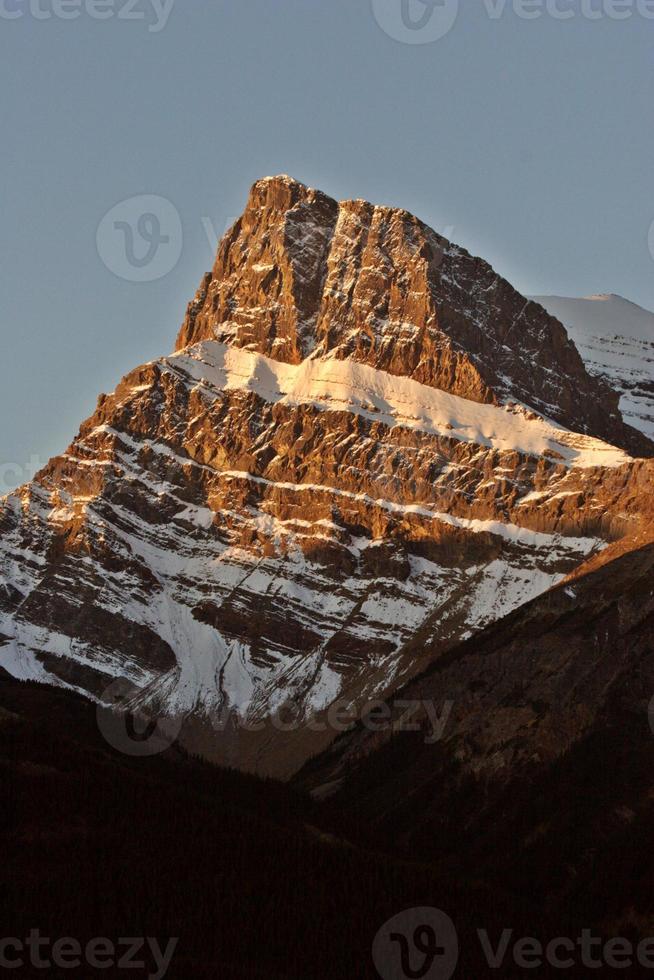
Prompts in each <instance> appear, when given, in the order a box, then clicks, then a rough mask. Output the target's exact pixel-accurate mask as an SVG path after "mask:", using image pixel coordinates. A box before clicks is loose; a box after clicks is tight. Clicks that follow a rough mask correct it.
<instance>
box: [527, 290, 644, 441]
mask: <svg viewBox="0 0 654 980" xmlns="http://www.w3.org/2000/svg"><path fill="white" fill-rule="evenodd" d="M531 298H532V299H533V300H534V301H535V302H536V303H540V304H541V306H543V307H545V309H546V310H547V312H548V313H551V314H552V316H555V317H556V318H557V319H558V320H560V321H561V323H563V324H564V326H565V327H566V328H567V330H568V333H569V334H570V336H571V338H572V340H573V341H574V342H575V344H576V346H577V348H578V350H579V353H580V354H581V356H582V357H583V359H584V361H585V362H586V367H587V368H588V370H589V371H590V372H591V374H594V375H596V376H599V377H602V378H604V379H605V380H606V381H607V382H608V383H609V384H610V385H611V387H612V388H614V389H615V390H617V391H619V392H620V394H621V399H620V410H621V412H622V415H623V418H624V420H625V422H627V423H628V424H629V425H632V426H634V428H636V429H639V430H640V431H641V432H644V433H645V435H647V436H649V437H650V439H651V438H654V313H650V311H649V310H645V309H643V307H642V306H638V305H637V304H636V303H632V302H631V301H630V300H628V299H625V298H624V297H623V296H616V295H615V294H614V293H600V294H597V295H594V296H584V297H579V298H574V297H567V296H532V297H531Z"/></svg>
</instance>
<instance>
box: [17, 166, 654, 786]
mask: <svg viewBox="0 0 654 980" xmlns="http://www.w3.org/2000/svg"><path fill="white" fill-rule="evenodd" d="M607 438H610V439H611V440H612V441H613V443H614V444H613V445H612V444H610V443H608V442H606V441H603V440H604V439H607ZM647 445H649V444H648V443H647V440H645V439H644V437H641V436H640V435H639V434H635V433H634V432H633V431H632V430H630V429H629V428H628V427H627V426H625V425H624V423H623V422H622V420H621V419H620V417H619V413H618V412H617V396H615V395H612V394H611V393H610V392H609V391H608V389H607V388H605V386H604V385H603V384H602V383H601V382H600V381H598V380H596V379H593V378H592V377H590V375H588V374H587V373H586V371H585V369H584V367H583V363H582V361H581V359H580V358H579V355H578V354H577V352H576V349H575V348H574V346H573V345H572V344H571V343H570V341H569V340H568V338H567V335H566V333H565V330H564V329H563V327H562V326H561V325H560V323H558V321H556V320H554V319H552V318H551V317H549V316H548V315H547V314H546V313H545V311H544V310H543V309H542V308H541V307H539V306H538V305H537V304H534V303H529V302H528V301H527V300H525V299H524V298H522V297H520V296H519V295H518V294H517V293H516V292H515V291H514V290H513V289H512V288H511V287H510V286H509V285H508V283H505V282H503V281H502V280H501V279H499V278H498V277H497V276H496V275H495V274H494V273H493V272H492V270H491V269H490V268H489V267H488V266H487V265H486V264H485V263H483V262H481V261H480V260H477V259H473V258H471V257H470V256H468V255H467V254H466V253H465V252H463V251H462V250H461V249H458V248H456V247H455V246H452V245H450V244H449V243H447V242H445V241H444V240H443V239H440V238H439V237H438V236H437V235H436V234H435V233H434V232H432V231H430V230H429V229H428V228H426V227H425V226H424V225H422V224H421V223H420V222H419V221H418V220H417V219H415V218H413V217H412V216H411V215H409V214H407V213H406V212H403V211H395V210H391V209H387V208H375V207H373V206H372V205H370V204H367V203H365V202H345V203H342V204H337V203H336V202H334V201H331V200H330V199H329V198H327V197H325V196H324V195H322V194H320V193H319V192H317V191H313V190H310V189H308V188H306V187H304V186H303V185H301V184H297V183H296V182H294V181H291V180H290V179H289V178H274V179H268V180H264V181H261V182H259V183H257V184H256V185H255V186H254V188H253V190H252V193H251V196H250V200H249V202H248V206H247V208H246V211H245V213H244V215H243V217H242V218H241V219H240V220H239V221H238V222H237V223H236V225H235V226H234V227H233V228H232V229H231V230H230V231H229V232H228V234H227V236H226V238H225V240H224V241H223V242H222V244H221V246H220V249H219V253H218V258H217V261H216V266H215V268H214V271H213V273H212V274H211V275H209V276H207V277H205V280H204V282H203V285H202V287H201V289H200V292H199V293H198V296H197V297H196V300H195V301H194V303H192V304H191V306H190V307H189V312H188V315H187V317H186V320H185V323H184V325H183V327H182V330H181V333H180V337H179V340H178V344H177V350H176V351H175V353H174V354H173V355H171V356H170V357H164V358H161V359H159V360H157V361H154V362H151V363H149V364H146V365H143V366H142V367H140V368H137V369H136V370H135V371H134V372H132V373H131V374H130V375H128V376H127V377H126V378H125V379H124V380H123V381H122V382H121V383H120V385H119V386H118V387H117V389H116V390H115V392H113V393H112V394H110V395H108V396H101V398H100V400H99V402H98V407H97V410H96V412H95V414H94V415H93V417H92V418H91V419H89V420H88V421H87V422H85V423H84V424H83V426H82V427H81V429H80V432H79V434H78V436H77V437H76V439H75V440H74V441H73V443H72V444H71V446H70V447H69V448H68V450H67V451H66V452H65V453H64V454H63V455H61V456H59V457H57V458H55V459H53V460H52V461H51V462H50V463H49V464H48V466H47V467H46V468H45V469H44V470H43V471H42V472H41V473H39V474H38V475H37V477H36V478H35V480H34V481H33V483H31V484H30V485H28V486H25V487H23V488H22V489H21V490H20V491H17V492H16V493H15V494H12V495H10V496H9V497H8V498H6V499H5V500H4V501H3V502H2V504H1V505H0V641H2V642H3V643H4V645H3V646H2V647H0V663H1V664H2V666H4V667H5V669H7V670H8V671H9V672H10V673H12V674H14V675H15V676H18V677H31V678H36V679H39V680H42V681H44V682H46V683H52V684H60V685H68V686H71V687H74V688H76V689H78V690H81V691H84V692H85V693H87V694H88V695H90V696H91V697H93V698H96V699H98V700H100V701H105V702H111V701H112V700H113V699H114V698H115V696H116V694H115V692H116V687H115V683H116V681H120V682H121V684H122V687H121V688H120V690H121V696H125V691H126V690H127V691H128V692H129V697H130V699H131V700H130V703H131V704H132V705H138V706H141V707H143V706H146V707H148V708H150V709H153V708H154V709H156V710H157V711H158V712H161V713H164V714H166V715H170V716H173V717H175V718H176V719H179V720H180V722H181V721H182V720H183V721H184V726H185V727H184V729H183V737H184V738H185V739H186V741H187V744H189V745H191V746H192V747H193V748H195V749H198V750H200V751H202V752H204V753H206V754H207V755H209V756H211V757H213V758H216V759H220V760H223V761H229V762H231V763H232V764H235V765H239V766H242V767H244V768H252V769H258V770H259V771H264V772H272V773H275V774H279V775H289V774H291V773H292V772H293V771H295V770H296V769H297V768H298V767H299V766H300V765H301V764H302V762H303V761H304V760H305V759H306V758H307V756H308V755H309V754H311V753H313V752H315V751H317V750H319V749H320V748H322V747H323V746H324V745H325V744H327V743H328V742H329V741H330V740H331V738H332V737H333V732H332V731H331V730H330V729H329V727H328V726H327V727H325V726H323V725H320V724H315V725H312V726H311V728H310V729H309V730H308V731H307V728H306V724H307V722H308V721H312V720H314V719H316V718H318V719H320V718H323V717H324V714H325V712H326V711H327V710H328V709H329V707H330V706H331V705H333V704H334V703H335V702H336V701H339V702H342V703H343V705H344V706H345V707H347V708H349V709H352V710H353V711H358V710H360V709H361V707H362V706H363V705H364V704H365V703H366V702H367V701H368V700H369V699H371V698H376V697H379V696H382V695H384V696H385V695H386V694H388V693H389V691H391V690H392V689H393V688H395V687H397V686H398V685H399V684H401V683H403V682H406V681H407V680H408V679H409V678H410V677H412V676H414V675H415V674H416V673H418V672H419V671H420V670H422V669H423V668H424V667H425V666H426V664H427V663H429V662H430V661H431V660H433V659H434V658H435V657H438V656H440V655H441V654H442V653H443V652H444V651H446V650H448V649H450V648H451V647H452V646H453V645H455V644H457V643H458V642H460V641H461V640H462V639H465V638H466V637H469V636H470V635H472V634H473V633H476V632H478V631H480V630H482V629H483V628H484V627H485V626H487V625H488V624H490V623H492V622H494V621H495V620H497V619H498V618H499V617H501V616H503V615H505V614H507V613H508V612H510V611H511V610H512V609H515V608H516V607H517V606H520V605H522V604H523V603H524V602H526V601H527V600H529V599H531V598H532V597H534V596H535V595H538V594H539V593H541V592H543V591H545V590H547V589H548V588H549V587H550V586H552V585H553V584H555V583H557V582H558V581H560V580H561V579H562V578H563V577H564V576H565V575H566V574H568V573H570V572H572V571H573V570H574V569H575V568H578V567H579V565H580V564H581V563H582V562H584V561H585V560H586V559H588V558H589V557H592V556H593V555H596V554H597V553H598V552H600V551H601V550H602V549H603V548H604V547H605V546H606V545H607V544H608V543H609V542H615V541H617V540H618V539H625V538H626V537H629V536H633V535H637V534H641V535H644V534H647V529H648V527H649V518H650V516H651V515H650V510H651V504H650V501H651V500H652V499H653V495H652V477H653V474H654V463H650V461H649V460H644V459H634V458H632V457H631V456H630V455H629V453H628V450H629V449H630V448H631V449H634V447H641V448H644V449H647ZM282 711H283V713H284V717H285V722H284V725H283V730H282V726H280V724H279V720H280V712H282ZM289 717H290V721H291V723H290V724H289ZM273 721H275V723H273ZM290 728H292V729H293V732H290V731H289V729H290Z"/></svg>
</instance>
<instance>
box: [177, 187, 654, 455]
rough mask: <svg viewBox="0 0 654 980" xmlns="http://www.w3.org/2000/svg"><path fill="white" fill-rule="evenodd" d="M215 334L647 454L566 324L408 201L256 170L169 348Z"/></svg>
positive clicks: (295, 360)
mask: <svg viewBox="0 0 654 980" xmlns="http://www.w3.org/2000/svg"><path fill="white" fill-rule="evenodd" d="M204 340H219V341H222V342H225V343H228V344H230V345H232V346H237V347H243V348H246V349H248V350H253V351H257V352H259V353H261V354H264V355H266V356H267V357H271V358H274V359H275V360H279V361H282V362H286V363H289V364H299V363H301V362H302V361H303V360H305V359H306V358H307V357H313V358H315V357H325V356H328V357H333V358H338V359H350V360H354V361H358V362H363V363H366V364H369V365H371V366H373V367H375V368H378V369H381V370H385V371H388V372H390V373H391V374H396V375H400V376H403V377H408V378H411V379H414V380H416V381H419V382H421V383H422V384H426V385H430V386H432V387H435V388H439V389H441V390H443V391H447V392H451V393H452V394H455V395H459V396H462V397H464V398H467V399H470V400H472V401H476V402H480V403H486V404H497V405H501V404H507V403H510V402H517V403H521V404H523V405H527V406H529V407H530V408H531V409H533V410H534V411H536V412H538V413H540V414H542V415H544V416H546V417H548V418H551V419H553V420H554V421H557V422H559V423H561V424H562V425H565V426H566V427H569V428H573V429H575V430H576V431H580V432H585V433H588V434H591V435H594V436H597V437H599V438H602V439H607V440H609V441H611V442H613V443H615V444H616V445H620V446H622V447H623V448H626V449H628V450H629V451H630V452H631V453H633V454H635V455H652V454H653V453H654V444H652V443H651V442H650V441H649V440H648V439H646V438H644V437H643V436H642V435H641V434H640V433H638V432H635V431H634V430H633V429H631V428H630V427H629V426H627V425H626V424H625V423H624V422H623V420H622V418H621V416H620V412H619V408H618V402H619V396H618V395H617V394H616V393H615V392H613V391H612V390H611V389H610V388H609V387H608V386H607V385H606V384H604V383H603V381H602V380H601V379H598V378H594V377H591V376H590V374H589V373H588V372H587V370H586V367H585V365H584V362H583V360H582V358H581V356H580V355H579V353H578V351H577V349H576V347H575V345H574V344H573V342H572V341H571V340H570V338H569V336H568V334H567V332H566V329H565V327H564V326H563V325H562V324H561V323H560V322H559V321H558V320H557V319H555V318H554V317H553V316H550V315H549V314H548V313H547V311H546V310H545V309H544V308H543V307H542V306H541V305H540V304H538V303H535V302H532V301H531V300H529V299H527V298H526V297H523V296H521V295H520V294H519V293H518V292H517V291H516V290H515V289H514V288H513V287H512V286H511V285H510V284H509V283H508V282H507V281H506V280H504V279H502V277H501V276H499V275H498V274H497V273H496V272H495V271H494V270H493V269H492V268H491V266H490V265H488V263H486V262H484V261H483V260H482V259H478V258H475V257H473V256H471V255H470V254H469V253H468V252H466V251H465V249H462V248H460V247H459V246H456V245H454V244H452V243H451V242H448V241H447V240H446V239H445V238H443V237H442V236H440V235H438V234H437V233H436V232H435V231H433V230H432V229H431V228H429V227H428V226H427V225H425V224H424V223H423V222H422V221H420V220H419V219H418V218H416V217H415V216H414V215H412V214H410V213H409V212H408V211H405V210H402V209H399V208H391V207H382V206H377V205H373V204H370V203H369V202H367V201H364V200H347V201H341V202H340V203H339V202H337V201H335V200H333V199H332V198H330V197H328V196H327V195H325V194H323V193H322V192H321V191H318V190H315V189H313V188H309V187H307V186H305V185H304V184H302V183H299V182H298V181H296V180H293V179H292V178H291V177H288V176H277V177H269V178H264V179H263V180H259V181H257V182H256V183H255V184H254V186H253V187H252V189H251V191H250V195H249V198H248V202H247V205H246V208H245V211H244V212H243V215H242V216H241V217H240V218H239V219H238V221H236V222H235V224H234V225H233V226H232V228H230V229H229V231H228V232H227V233H226V235H225V237H224V238H223V240H222V242H221V243H220V246H219V249H218V254H217V257H216V262H215V265H214V268H213V270H212V271H211V272H210V273H207V274H206V275H205V276H204V278H203V280H202V283H201V285H200V288H199V290H198V293H197V295H196V297H195V299H194V300H193V302H192V303H191V304H190V305H189V308H188V311H187V315H186V318H185V321H184V323H183V325H182V328H181V331H180V333H179V337H178V340H177V348H176V349H177V350H178V351H179V350H183V349H184V348H186V347H188V346H190V345H192V344H195V343H198V342H200V341H204Z"/></svg>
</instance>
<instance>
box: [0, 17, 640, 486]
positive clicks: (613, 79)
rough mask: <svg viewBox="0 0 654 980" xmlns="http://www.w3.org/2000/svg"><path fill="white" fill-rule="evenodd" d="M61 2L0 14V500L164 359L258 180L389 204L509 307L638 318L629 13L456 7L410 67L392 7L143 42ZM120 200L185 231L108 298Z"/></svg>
mask: <svg viewBox="0 0 654 980" xmlns="http://www.w3.org/2000/svg"><path fill="white" fill-rule="evenodd" d="M78 2H79V3H81V5H82V6H81V10H79V11H77V12H78V13H79V16H78V17H77V19H75V20H62V19H61V18H59V17H57V16H53V17H51V18H50V19H37V17H36V16H34V14H33V13H30V3H32V4H33V5H34V4H37V0H0V9H1V10H2V11H3V12H4V13H5V14H7V13H9V14H12V13H14V12H15V13H19V14H21V16H17V17H15V19H11V20H10V19H7V18H6V16H0V66H1V68H0V70H1V71H2V74H3V99H2V105H1V109H0V113H1V115H0V132H1V133H2V143H3V149H2V154H1V156H0V173H1V177H2V185H1V186H2V192H3V208H2V222H1V224H0V236H1V243H0V249H1V254H0V258H1V265H0V268H1V269H2V289H1V290H0V324H1V329H2V331H3V345H2V351H3V357H2V362H1V367H0V372H1V376H0V398H1V410H2V415H1V417H2V423H1V426H0V483H1V484H2V485H1V486H0V491H3V490H5V489H8V486H9V485H11V484H12V483H17V482H19V479H21V480H22V479H25V478H27V477H28V476H29V475H30V465H31V462H33V460H32V457H38V458H40V459H41V460H42V461H43V462H45V461H46V459H47V457H48V456H50V455H52V454H53V453H55V452H58V451H61V450H63V449H64V447H65V446H66V445H67V443H68V442H69V441H70V439H71V438H72V436H73V435H74V434H75V432H76V431H77V427H78V425H79V423H80V422H81V420H82V419H83V418H84V417H86V416H87V415H89V414H90V413H91V411H92V410H93V408H94V405H95V400H96V397H97V395H98V393H99V392H100V391H108V390H111V389H113V387H114V386H115V384H116V383H117V381H118V380H119V378H120V377H121V375H122V374H124V373H125V372H126V371H127V370H129V369H130V368H132V367H133V366H135V365H137V364H139V363H141V362H142V361H144V360H147V359H149V358H152V357H155V356H157V355H159V354H162V353H166V352H168V351H169V350H170V349H171V348H172V344H173V340H174V337H175V334H176V332H177V329H178V326H179V323H180V321H181V319H182V316H183V313H184V309H185V306H186V303H187V302H188V300H189V299H190V298H191V297H192V295H193V293H194V292H195V289H196V286H197V284H198V282H199V280H200V278H201V275H202V273H203V272H204V271H205V270H206V269H208V268H210V266H211V264H212V258H213V256H212V254H211V249H210V247H209V242H208V237H207V233H206V226H207V224H209V225H213V227H214V228H215V229H216V231H218V232H222V230H223V229H224V227H225V225H226V224H227V222H228V221H229V220H230V219H233V217H234V216H235V215H237V214H238V213H239V212H240V211H241V209H242V207H243V204H244V202H245V198H246V195H247V190H248V187H249V185H250V184H251V183H252V182H253V181H254V180H255V179H256V178H257V177H260V176H263V175H266V174H274V173H290V174H292V175H293V176H295V177H297V178H298V179H301V180H303V181H305V182H307V183H310V184H312V185H314V186H318V187H320V188H322V189H323V190H325V191H326V192H327V193H330V194H332V195H333V196H336V197H365V198H369V199H372V200H374V201H375V202H378V203H384V204H393V205H399V206H403V207H406V208H408V209H409V210H411V211H414V212H416V213H417V214H419V215H420V217H421V218H423V219H424V220H426V221H427V222H428V223H430V224H432V225H433V226H434V227H435V228H436V229H437V230H438V231H441V232H444V231H445V230H448V232H450V233H451V237H453V238H454V240H455V241H458V242H460V243H461V244H463V245H464V246H465V247H467V248H468V249H469V250H470V251H472V252H475V253H478V254H481V255H483V256H484V257H485V258H487V259H488V260H489V261H491V262H492V264H493V265H494V266H495V268H496V269H497V270H498V271H499V272H500V273H502V274H503V275H505V276H507V277H508V278H509V279H511V280H512V281H513V282H514V283H515V285H516V286H517V287H518V288H520V289H521V290H523V291H525V292H530V293H559V294H567V295H581V294H588V293H595V292H616V293H621V294H622V295H624V296H626V297H628V298H630V299H632V300H634V301H636V302H639V303H640V304H642V305H644V306H646V307H649V308H650V309H653V308H654V260H653V259H652V256H651V255H650V251H649V249H648V231H649V228H650V224H651V222H652V220H654V194H653V193H652V169H653V167H652V165H653V163H654V125H653V122H654V120H653V115H654V84H653V82H654V58H653V57H652V51H653V50H654V44H653V42H654V20H651V19H645V18H644V17H643V16H641V15H640V14H639V13H638V12H637V10H636V2H635V0H634V4H633V10H632V16H630V17H629V18H628V19H625V20H620V21H618V20H615V19H614V18H613V17H610V16H608V13H607V10H609V11H610V10H611V9H612V8H611V7H610V6H605V7H604V8H603V3H604V4H608V3H609V0H585V2H584V5H583V9H584V10H585V11H588V10H589V9H591V8H592V7H593V5H594V7H595V8H596V9H599V10H602V8H603V9H604V14H603V15H602V16H600V17H599V18H598V19H595V20H590V19H588V18H587V17H585V16H583V15H582V3H581V0H579V2H575V0H569V2H566V0H559V4H560V6H561V7H562V8H569V9H570V10H572V11H573V13H574V16H573V17H571V18H570V19H568V20H558V19H554V18H553V17H551V16H550V15H547V14H544V15H543V16H541V17H538V18H536V19H533V20H526V19H524V18H523V17H521V16H518V14H517V13H516V10H515V9H514V8H513V6H512V4H511V3H507V5H506V8H505V9H504V11H503V13H502V14H501V16H499V17H496V18H494V19H493V18H490V17H489V15H488V12H487V10H488V7H489V6H490V8H491V9H493V7H494V4H493V2H491V0H486V5H487V6H485V5H484V2H477V3H474V4H473V3H471V2H468V0H462V2H461V10H460V11H459V14H458V18H457V20H456V23H455V24H454V26H453V27H452V29H451V30H450V31H449V33H447V34H446V35H445V36H443V37H442V38H440V39H439V40H436V41H434V42H433V43H425V44H406V43H401V42H399V41H397V40H395V39H393V38H392V37H391V36H389V35H388V34H387V33H385V32H384V30H382V28H381V27H380V26H379V23H378V20H377V19H376V18H375V16H374V14H373V9H372V3H373V2H375V3H377V4H378V8H377V9H378V14H379V11H380V10H381V11H382V14H381V19H382V20H384V17H385V18H386V23H387V27H388V25H389V24H390V25H391V27H390V29H391V32H392V31H393V27H392V25H393V23H394V22H393V16H395V15H397V13H398V10H399V8H400V6H401V3H402V0H329V2H325V0H176V2H175V4H174V6H173V8H172V11H171V13H170V17H169V19H168V21H167V23H166V24H165V26H164V27H163V29H161V30H159V31H152V30H149V29H148V28H149V27H153V26H156V25H157V22H158V23H159V24H161V19H159V20H158V15H156V14H155V12H154V7H153V0H136V5H135V6H134V7H133V12H134V13H139V12H140V13H143V14H144V15H145V19H144V20H127V19H118V18H117V17H116V16H112V17H111V18H110V19H107V20H102V21H100V20H97V19H95V18H94V17H92V16H91V13H92V12H93V10H94V9H96V8H95V7H91V8H88V7H85V6H84V4H85V3H87V4H88V3H91V0H78ZM455 2H456V0H446V3H447V4H449V5H450V7H451V6H452V4H453V3H455ZM95 3H96V4H97V9H100V7H101V5H102V0H95ZM125 3H126V0H104V4H105V6H104V7H103V8H102V9H104V10H105V11H106V12H111V13H113V14H114V15H116V14H117V13H118V12H119V11H121V12H122V13H123V16H124V15H125V13H126V12H129V10H128V8H125ZM495 3H497V0H495ZM53 4H54V6H53ZM56 4H57V0H38V4H37V6H36V7H34V6H33V7H32V10H36V12H38V11H40V10H41V11H45V12H46V13H47V12H48V11H50V12H52V11H53V10H56V9H57V8H56ZM74 4H75V0H68V7H66V4H65V3H64V10H67V11H68V12H69V13H70V12H71V11H72V12H73V13H74V12H75V8H74ZM379 4H381V6H379ZM384 4H385V5H386V6H385V7H384ZM393 4H394V5H395V8H394V10H393ZM410 4H411V5H412V8H411V11H410V12H411V13H412V14H413V15H414V16H416V15H418V14H420V13H421V12H424V7H422V6H421V5H420V4H419V0H410ZM627 4H628V0H627ZM389 5H390V6H389ZM589 5H590V7H589ZM158 6H160V4H158ZM652 6H654V4H653V5H652ZM496 9H501V8H496ZM530 9H532V10H533V9H534V8H533V7H532V8H530ZM621 9H623V10H624V9H625V8H624V6H623V7H622V8H621ZM394 11H395V13H394ZM441 14H442V11H440V12H435V14H434V16H440V15H441ZM389 18H390V20H389ZM396 19H397V18H396ZM397 23H398V24H401V21H399V20H398V21H397ZM415 33H416V32H415V31H414V32H413V34H415ZM412 37H413V35H412ZM135 195H158V196H163V197H165V198H167V199H168V200H169V201H171V202H172V203H173V205H174V207H175V208H176V209H177V212H178V213H179V215H180V218H181V228H182V233H183V239H181V241H180V244H182V245H183V247H182V249H181V256H180V258H179V262H178V263H177V265H176V266H175V268H174V269H173V270H172V271H171V272H169V273H168V274H167V275H165V276H163V277H162V278H159V279H157V280H156V281H154V282H130V281H126V280H125V279H122V278H120V277H118V276H116V275H114V274H113V273H112V272H111V271H109V269H108V268H107V266H106V265H105V264H104V263H103V261H102V260H101V258H100V257H99V255H98V249H97V247H96V233H97V229H98V226H99V224H100V222H101V219H102V218H103V216H104V215H105V214H106V213H107V212H108V211H109V210H110V209H111V208H112V207H113V206H114V205H116V204H117V203H118V202H120V201H122V200H124V199H126V198H131V197H133V196H135ZM203 219H209V220H208V222H207V221H206V220H205V221H204V223H203ZM112 227H113V226H112ZM165 232H166V229H165V228H163V227H162V233H165ZM175 236H176V241H177V238H178V237H179V236H178V233H177V232H175ZM174 245H175V242H174V243H173V246H174ZM101 251H102V244H101ZM9 466H13V467H14V468H16V469H17V474H18V475H17V476H16V478H14V477H13V470H9V469H8V467H9Z"/></svg>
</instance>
